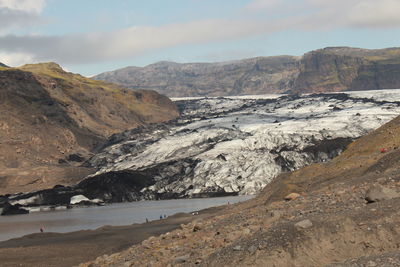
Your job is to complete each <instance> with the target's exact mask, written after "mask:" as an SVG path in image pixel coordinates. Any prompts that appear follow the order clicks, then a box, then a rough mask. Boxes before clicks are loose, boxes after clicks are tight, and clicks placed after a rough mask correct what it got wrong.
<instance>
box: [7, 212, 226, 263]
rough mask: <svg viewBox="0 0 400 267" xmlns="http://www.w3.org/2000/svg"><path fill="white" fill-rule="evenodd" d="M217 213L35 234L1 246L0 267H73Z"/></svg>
mask: <svg viewBox="0 0 400 267" xmlns="http://www.w3.org/2000/svg"><path fill="white" fill-rule="evenodd" d="M218 210H220V208H210V209H206V210H203V211H200V212H199V214H198V215H195V216H192V215H191V214H187V213H181V214H176V215H173V216H170V217H168V218H167V219H163V220H160V221H151V222H149V223H144V224H133V225H129V226H103V227H101V228H99V229H96V230H84V231H77V232H71V233H37V234H31V235H26V236H24V237H21V238H16V239H10V240H8V241H4V242H0V259H1V260H0V266H46V267H48V266H49V267H51V266H57V267H58V266H60V267H63V266H74V265H77V264H79V263H81V262H85V261H89V260H94V259H95V258H97V257H99V256H101V255H103V254H111V253H116V252H118V251H121V250H124V249H127V248H129V247H130V246H132V245H135V244H138V243H140V242H142V241H143V240H145V239H148V238H150V237H152V236H157V235H160V234H163V233H166V232H169V231H172V230H174V229H176V228H178V227H179V226H180V225H181V224H186V223H188V222H190V221H192V220H194V219H196V220H199V219H205V218H208V217H210V216H211V215H212V214H214V213H215V212H217V211H218Z"/></svg>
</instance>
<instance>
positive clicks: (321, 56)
mask: <svg viewBox="0 0 400 267" xmlns="http://www.w3.org/2000/svg"><path fill="white" fill-rule="evenodd" d="M399 73H400V48H388V49H380V50H368V49H360V48H349V47H331V48H324V49H320V50H316V51H312V52H309V53H306V54H305V55H303V56H302V57H294V56H276V57H257V58H251V59H245V60H238V61H231V62H222V63H187V64H179V63H174V62H159V63H155V64H152V65H148V66H146V67H143V68H139V67H127V68H123V69H119V70H116V71H111V72H106V73H102V74H99V75H97V76H95V77H94V78H95V79H98V80H105V81H109V82H114V83H118V84H121V85H123V86H125V87H127V88H131V89H152V90H156V91H158V92H159V93H162V94H165V95H168V96H171V97H183V96H227V95H246V94H270V93H285V92H288V93H311V92H332V91H344V90H373V89H397V88H400V75H399Z"/></svg>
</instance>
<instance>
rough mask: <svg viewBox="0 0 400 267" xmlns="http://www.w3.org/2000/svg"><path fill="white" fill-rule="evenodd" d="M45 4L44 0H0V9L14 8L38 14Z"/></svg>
mask: <svg viewBox="0 0 400 267" xmlns="http://www.w3.org/2000/svg"><path fill="white" fill-rule="evenodd" d="M45 4H46V1H45V0H0V9H5V8H7V9H10V10H16V11H20V12H24V13H34V14H39V13H40V12H42V10H43V8H44V6H45Z"/></svg>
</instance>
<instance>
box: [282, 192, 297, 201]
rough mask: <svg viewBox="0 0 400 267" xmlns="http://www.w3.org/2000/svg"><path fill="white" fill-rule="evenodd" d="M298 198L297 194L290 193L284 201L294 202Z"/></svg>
mask: <svg viewBox="0 0 400 267" xmlns="http://www.w3.org/2000/svg"><path fill="white" fill-rule="evenodd" d="M298 197H300V194H298V193H290V194H289V195H287V196H286V197H285V198H284V199H285V200H287V201H290V200H295V199H296V198H298Z"/></svg>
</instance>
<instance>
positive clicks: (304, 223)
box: [294, 219, 313, 229]
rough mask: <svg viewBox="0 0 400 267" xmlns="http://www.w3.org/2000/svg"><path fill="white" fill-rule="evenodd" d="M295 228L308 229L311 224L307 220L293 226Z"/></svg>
mask: <svg viewBox="0 0 400 267" xmlns="http://www.w3.org/2000/svg"><path fill="white" fill-rule="evenodd" d="M294 226H295V227H296V228H301V229H308V228H310V227H312V226H313V224H312V222H311V221H310V220H309V219H306V220H302V221H300V222H298V223H296V224H295V225H294Z"/></svg>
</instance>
